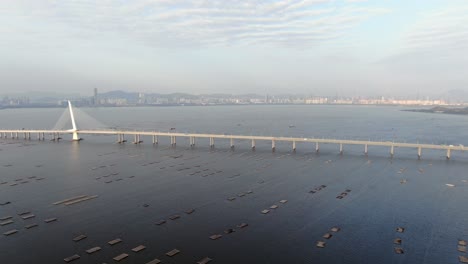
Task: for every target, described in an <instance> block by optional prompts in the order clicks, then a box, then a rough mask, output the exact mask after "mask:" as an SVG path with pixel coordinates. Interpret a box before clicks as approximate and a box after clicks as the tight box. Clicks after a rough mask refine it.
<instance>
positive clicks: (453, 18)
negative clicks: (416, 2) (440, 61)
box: [402, 6, 468, 56]
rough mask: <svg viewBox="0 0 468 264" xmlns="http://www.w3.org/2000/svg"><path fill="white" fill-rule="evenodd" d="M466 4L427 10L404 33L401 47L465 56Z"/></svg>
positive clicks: (466, 32)
mask: <svg viewBox="0 0 468 264" xmlns="http://www.w3.org/2000/svg"><path fill="white" fill-rule="evenodd" d="M466 14H468V6H461V7H448V8H445V9H441V10H437V11H433V12H429V13H428V14H427V15H425V16H424V17H423V19H421V20H420V21H419V22H418V23H416V24H415V25H414V26H413V27H411V29H410V30H409V31H408V32H407V33H406V35H405V39H404V44H403V47H402V48H403V49H404V50H406V51H407V52H419V53H439V54H446V55H447V56H449V55H453V56H467V55H466V53H460V52H459V51H461V50H465V51H467V50H468V45H466V43H468V16H467V15H466Z"/></svg>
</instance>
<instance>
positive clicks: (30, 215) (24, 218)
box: [21, 214, 36, 220]
mask: <svg viewBox="0 0 468 264" xmlns="http://www.w3.org/2000/svg"><path fill="white" fill-rule="evenodd" d="M34 217H36V216H35V215H33V214H28V215H24V216H21V218H22V219H23V220H27V219H30V218H34Z"/></svg>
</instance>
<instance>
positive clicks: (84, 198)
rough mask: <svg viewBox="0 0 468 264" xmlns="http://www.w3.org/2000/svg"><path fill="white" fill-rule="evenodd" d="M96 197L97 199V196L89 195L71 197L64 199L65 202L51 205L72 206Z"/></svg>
mask: <svg viewBox="0 0 468 264" xmlns="http://www.w3.org/2000/svg"><path fill="white" fill-rule="evenodd" d="M96 197H98V196H97V195H91V196H89V195H80V196H75V197H72V198H68V199H65V200H61V201H58V202H55V203H53V205H59V204H64V205H72V204H76V203H81V202H84V201H88V200H91V199H94V198H96Z"/></svg>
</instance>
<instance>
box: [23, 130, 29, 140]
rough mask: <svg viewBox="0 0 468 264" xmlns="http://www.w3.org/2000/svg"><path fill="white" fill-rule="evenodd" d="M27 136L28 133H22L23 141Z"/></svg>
mask: <svg viewBox="0 0 468 264" xmlns="http://www.w3.org/2000/svg"><path fill="white" fill-rule="evenodd" d="M27 134H28V133H26V132H23V137H24V140H26V139H27Z"/></svg>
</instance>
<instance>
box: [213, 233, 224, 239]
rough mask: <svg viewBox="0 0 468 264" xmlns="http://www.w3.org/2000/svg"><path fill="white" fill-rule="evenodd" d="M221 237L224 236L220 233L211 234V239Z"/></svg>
mask: <svg viewBox="0 0 468 264" xmlns="http://www.w3.org/2000/svg"><path fill="white" fill-rule="evenodd" d="M221 237H223V236H222V235H220V234H216V235H212V236H210V239H211V240H216V239H220V238H221Z"/></svg>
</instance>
